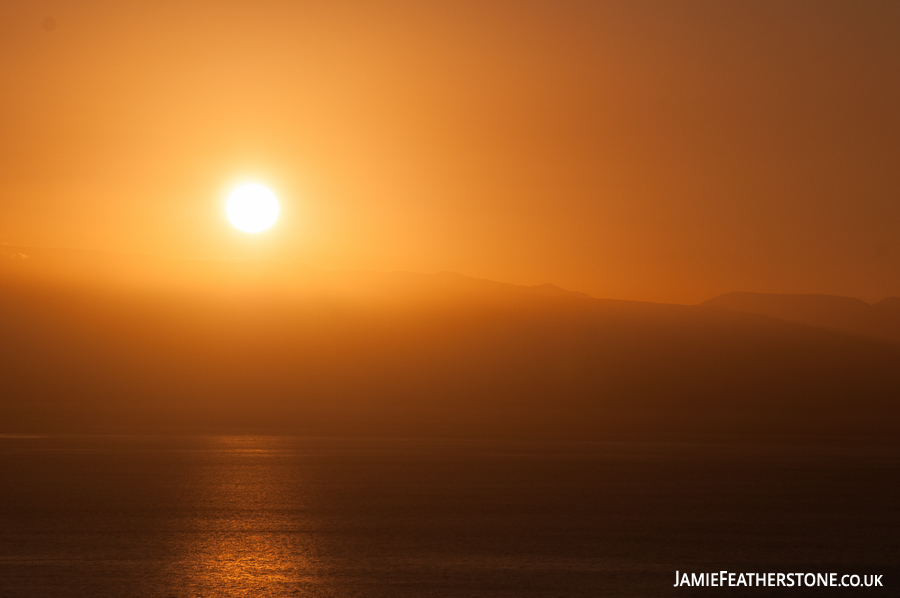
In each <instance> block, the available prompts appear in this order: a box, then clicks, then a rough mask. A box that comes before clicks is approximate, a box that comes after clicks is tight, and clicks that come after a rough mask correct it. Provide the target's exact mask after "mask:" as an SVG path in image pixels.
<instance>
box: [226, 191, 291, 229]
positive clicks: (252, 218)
mask: <svg viewBox="0 0 900 598" xmlns="http://www.w3.org/2000/svg"><path fill="white" fill-rule="evenodd" d="M278 211H279V209H278V199H277V198H276V197H275V194H274V193H272V192H271V191H270V190H269V189H267V188H266V187H264V186H262V185H258V184H256V183H251V184H248V185H241V186H240V187H238V188H237V189H235V190H234V191H232V192H231V195H229V196H228V202H227V203H226V205H225V213H226V214H227V215H228V220H230V221H231V224H233V225H234V227H235V228H237V229H238V230H242V231H244V232H245V233H259V232H262V231H264V230H266V229H268V228H269V227H271V226H272V225H273V224H275V221H276V220H278Z"/></svg>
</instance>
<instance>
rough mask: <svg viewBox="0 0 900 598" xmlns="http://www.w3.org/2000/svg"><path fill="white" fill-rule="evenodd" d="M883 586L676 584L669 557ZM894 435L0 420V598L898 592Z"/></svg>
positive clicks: (684, 566)
mask: <svg viewBox="0 0 900 598" xmlns="http://www.w3.org/2000/svg"><path fill="white" fill-rule="evenodd" d="M723 570H724V571H729V572H740V573H751V572H752V573H761V574H764V573H768V572H802V573H806V572H812V573H826V574H828V573H832V572H834V573H837V574H838V575H839V576H840V575H843V574H857V575H860V576H862V575H867V574H871V575H875V574H878V575H882V578H881V583H882V584H883V586H882V587H871V588H865V587H860V588H857V589H848V588H805V587H801V588H797V587H793V588H785V587H745V586H738V587H727V586H726V587H699V588H697V587H684V586H681V587H674V584H675V579H676V577H675V576H676V571H680V572H689V573H702V572H719V571H723ZM898 586H900V448H898V447H897V446H887V445H884V444H883V443H882V444H877V445H876V444H866V443H865V442H861V441H860V442H852V443H848V442H824V441H822V442H818V441H817V442H812V441H803V442H801V441H796V442H791V441H783V442H778V443H772V442H762V441H753V440H752V439H751V440H747V441H741V442H726V441H709V442H686V441H683V442H675V441H672V442H646V441H615V442H613V441H610V442H587V441H572V440H534V439H522V438H517V439H485V438H430V439H422V438H362V437H351V438H344V437H340V438H338V437H287V436H206V435H198V436H190V435H185V436H166V435H158V436H154V435H144V436H139V435H118V436H117V435H21V434H20V435H0V596H3V597H4V598H13V597H55V596H60V597H91V598H102V597H107V596H109V597H112V596H116V597H119V596H121V597H143V596H147V597H151V596H152V597H181V596H197V597H207V596H208V597H220V596H221V597H225V596H229V597H232V596H235V597H237V596H246V597H254V598H264V597H270V596H273V597H274V596H316V597H320V596H321V597H335V598H350V597H372V598H375V597H379V598H381V597H384V598H388V597H390V598H399V597H435V598H437V597H480V596H484V597H487V596H490V597H509V598H528V597H545V596H546V597H549V596H554V597H555V596H559V597H569V596H571V597H576V596H592V597H600V596H602V597H626V596H627V597H644V596H670V595H672V596H674V595H680V596H700V595H703V596H712V595H720V596H721V595H730V596H744V595H746V596H751V595H752V596H776V595H777V596H781V595H784V596H787V595H790V596H806V595H816V596H821V595H836V594H840V595H860V594H862V595H876V594H877V595H880V596H888V595H891V596H897V595H898V594H897V591H898V590H897V588H898Z"/></svg>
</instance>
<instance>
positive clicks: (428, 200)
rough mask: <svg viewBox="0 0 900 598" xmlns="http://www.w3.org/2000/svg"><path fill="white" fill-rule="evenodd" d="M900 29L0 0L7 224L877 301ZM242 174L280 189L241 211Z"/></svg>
mask: <svg viewBox="0 0 900 598" xmlns="http://www.w3.org/2000/svg"><path fill="white" fill-rule="evenodd" d="M48 18H52V19H53V21H49V20H47V19H48ZM54 25H55V26H54ZM898 31H900V5H898V4H897V3H896V2H892V1H886V2H874V1H872V2H865V3H859V2H850V1H847V2H825V1H810V2H793V1H788V0H778V1H773V2H757V1H753V2H750V1H747V2H719V1H710V2H682V1H679V2H639V1H628V2H624V1H623V2H608V3H601V2H558V1H554V2H524V1H516V2H491V1H485V0H480V1H477V2H461V1H454V2H437V1H436V2H405V3H404V2H318V3H317V2H297V1H283V2H275V1H264V0H255V1H252V2H251V1H217V2H211V1H206V2H190V1H177V2H175V1H172V2H166V1H162V0H154V1H135V0H129V1H127V2H126V1H120V2H108V1H86V0H79V1H71V2H60V1H35V0H31V1H18V0H4V1H3V2H2V3H0V139H2V143H0V244H8V245H24V246H40V247H80V248H92V249H104V248H108V249H111V250H115V251H122V252H134V253H146V254H154V255H162V256H169V257H191V258H197V257H203V258H222V257H229V258H259V257H265V258H271V259H277V260H282V261H291V262H302V263H306V264H309V265H313V266H319V267H323V268H330V269H331V268H367V269H377V270H414V271H423V272H435V271H442V270H452V271H456V272H460V273H464V274H469V275H474V276H479V277H485V278H491V279H495V280H502V281H509V282H517V283H526V284H536V283H543V282H554V283H557V284H559V285H561V286H564V287H567V288H571V289H578V290H584V291H587V292H589V293H591V294H593V295H596V296H602V297H613V298H629V299H641V300H652V301H670V302H684V303H688V302H698V301H701V300H703V299H707V298H709V297H712V296H714V295H717V294H719V293H722V292H726V291H734V290H748V291H762V292H819V293H833V294H842V295H852V296H858V297H862V298H863V299H866V300H869V301H875V300H878V299H881V298H883V297H885V296H888V295H900V110H898V106H900V77H898V73H900V35H898ZM247 178H253V179H256V180H258V181H260V182H264V183H266V184H268V185H269V186H271V187H272V188H273V189H274V190H275V191H276V193H277V194H278V195H279V197H280V198H281V200H282V218H281V220H280V221H279V223H278V224H277V225H276V227H275V228H273V229H272V230H271V231H269V232H268V233H263V234H261V235H259V236H256V237H250V236H247V235H243V234H242V233H238V232H236V231H234V230H233V229H232V228H231V227H230V226H229V225H228V223H227V221H226V220H225V218H224V212H223V206H222V202H223V199H224V197H223V194H224V193H226V192H227V190H228V188H229V186H230V185H233V184H235V182H237V181H240V180H244V179H247Z"/></svg>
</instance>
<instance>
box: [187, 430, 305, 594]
mask: <svg viewBox="0 0 900 598" xmlns="http://www.w3.org/2000/svg"><path fill="white" fill-rule="evenodd" d="M288 456H289V455H288V451H286V450H285V449H284V447H283V446H280V445H279V440H278V439H274V438H266V437H218V438H211V439H209V445H208V446H207V447H206V449H205V450H201V451H198V453H197V459H196V467H197V471H196V475H194V476H192V477H193V482H194V483H193V486H192V487H189V488H186V489H185V499H186V500H187V501H189V503H190V504H191V509H190V511H189V512H190V513H191V514H190V516H189V517H190V520H189V521H186V522H185V524H186V525H185V528H186V529H185V533H184V534H183V537H182V541H181V542H180V543H179V544H180V545H179V546H178V551H179V552H180V553H181V559H179V561H180V563H181V565H180V566H181V568H182V571H180V572H178V577H180V578H181V579H184V580H186V582H187V584H188V586H189V587H185V588H181V590H182V591H184V592H185V593H187V594H189V595H192V596H275V595H279V596H280V595H285V594H298V593H299V594H303V593H306V592H305V591H304V590H309V589H311V588H312V587H314V586H318V585H320V580H319V576H318V569H319V567H318V557H317V554H316V546H315V542H314V540H315V525H313V523H314V522H313V521H311V517H310V512H309V509H307V508H306V507H305V505H306V502H307V497H306V496H305V495H304V492H305V489H304V487H303V483H302V482H303V476H302V473H301V471H299V470H298V467H297V462H296V460H291V459H289V458H288Z"/></svg>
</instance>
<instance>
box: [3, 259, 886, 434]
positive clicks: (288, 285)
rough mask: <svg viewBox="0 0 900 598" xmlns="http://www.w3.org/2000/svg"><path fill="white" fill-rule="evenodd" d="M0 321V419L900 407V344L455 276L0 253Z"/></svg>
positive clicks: (622, 426) (398, 424) (431, 424)
mask: <svg viewBox="0 0 900 598" xmlns="http://www.w3.org/2000/svg"><path fill="white" fill-rule="evenodd" d="M885 309H891V305H890V304H889V305H887V307H886V308H885ZM0 331H2V340H3V343H2V344H0V428H3V429H0V431H36V430H45V429H46V430H51V429H52V430H69V431H82V430H99V431H116V430H122V429H129V430H144V431H147V432H156V431H163V430H168V431H171V430H185V431H188V430H189V431H197V430H209V431H216V432H220V431H235V432H260V431H262V432H290V433H354V434H356V433H359V434H375V433H379V434H380V433H402V434H417V435H418V434H444V433H452V434H482V433H501V432H502V433H516V434H563V435H574V436H579V437H591V438H608V437H613V436H616V435H619V434H623V433H640V434H650V433H653V434H658V433H662V432H665V433H671V434H723V433H762V434H775V433H778V434H790V435H797V434H813V433H815V434H866V435H872V434H876V433H886V434H893V433H895V431H896V429H897V427H898V417H897V416H898V413H900V410H898V405H897V397H898V396H900V346H898V345H896V344H892V343H889V342H883V341H880V340H876V339H868V338H862V337H858V336H852V335H846V334H842V333H840V332H835V331H830V330H824V329H818V328H811V327H808V326H803V325H799V324H795V323H791V322H784V321H781V320H778V319H773V318H771V317H765V316H762V315H757V314H748V313H742V312H739V311H734V310H733V309H722V308H721V307H716V306H684V305H666V304H653V303H640V302H632V301H614V300H605V299H594V298H591V297H588V296H587V295H585V294H583V293H575V292H569V291H565V290H563V289H559V288H558V287H554V286H552V285H540V286H536V287H527V286H517V285H511V284H504V283H497V282H492V281H486V280H478V279H473V278H469V277H465V276H461V275H458V274H451V273H443V274H433V275H429V274H413V273H377V272H325V271H322V270H316V269H313V268H307V267H302V266H292V265H283V264H275V263H269V262H245V263H231V262H203V261H194V262H176V261H169V260H162V259H155V258H146V257H140V256H121V255H115V254H105V253H95V252H77V251H61V250H54V251H48V250H33V249H23V248H3V250H2V259H0Z"/></svg>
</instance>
